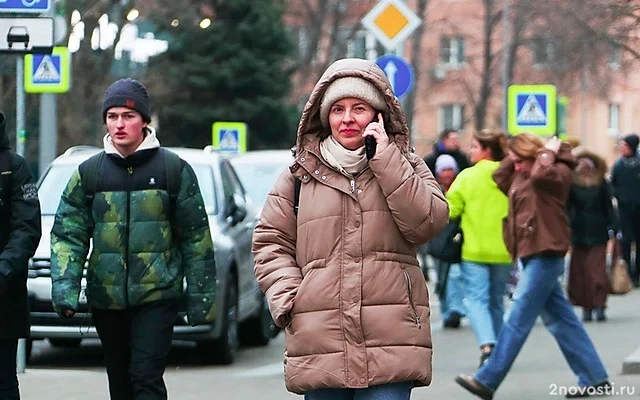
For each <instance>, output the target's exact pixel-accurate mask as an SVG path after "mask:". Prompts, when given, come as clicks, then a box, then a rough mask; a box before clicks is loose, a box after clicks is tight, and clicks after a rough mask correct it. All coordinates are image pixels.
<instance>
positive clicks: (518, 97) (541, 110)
mask: <svg viewBox="0 0 640 400" xmlns="http://www.w3.org/2000/svg"><path fill="white" fill-rule="evenodd" d="M507 97H508V102H507V104H508V107H507V117H508V118H507V125H508V127H509V133H511V134H518V133H522V132H530V133H533V134H536V135H553V134H555V133H556V129H557V126H556V87H555V86H553V85H511V86H509V89H508V91H507Z"/></svg>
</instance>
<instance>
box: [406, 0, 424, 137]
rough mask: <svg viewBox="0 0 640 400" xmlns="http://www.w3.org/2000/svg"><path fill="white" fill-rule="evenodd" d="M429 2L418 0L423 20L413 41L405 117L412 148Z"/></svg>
mask: <svg viewBox="0 0 640 400" xmlns="http://www.w3.org/2000/svg"><path fill="white" fill-rule="evenodd" d="M428 2H429V1H428V0H418V10H417V14H418V16H419V17H420V18H421V19H422V22H421V23H420V25H419V26H418V28H416V30H415V32H414V33H413V40H412V41H411V68H412V69H413V77H414V80H413V81H414V85H413V88H412V89H411V91H410V92H409V93H408V94H407V100H406V102H405V108H406V109H405V116H406V118H407V125H408V126H409V132H410V136H411V144H410V145H411V146H413V144H414V143H413V118H414V113H415V102H416V94H417V93H418V82H420V78H421V76H422V68H423V65H422V54H421V52H422V37H423V36H424V31H425V29H426V25H427V12H426V10H427V3H428Z"/></svg>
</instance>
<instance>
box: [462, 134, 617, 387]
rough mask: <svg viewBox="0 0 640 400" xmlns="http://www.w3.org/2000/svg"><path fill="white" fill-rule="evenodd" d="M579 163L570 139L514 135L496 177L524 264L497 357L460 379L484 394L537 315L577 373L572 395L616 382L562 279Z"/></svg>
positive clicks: (511, 244) (514, 249)
mask: <svg viewBox="0 0 640 400" xmlns="http://www.w3.org/2000/svg"><path fill="white" fill-rule="evenodd" d="M575 163H576V162H575V158H574V157H573V156H572V155H571V150H570V148H569V145H568V144H566V143H564V144H563V143H561V142H560V140H559V139H557V138H552V139H551V140H550V141H549V142H548V143H547V144H546V145H543V143H542V141H541V140H540V139H539V138H538V137H536V136H534V135H531V134H520V135H517V136H514V137H512V138H511V139H510V141H509V156H508V157H507V158H505V159H504V160H503V162H502V163H501V165H500V168H498V170H496V172H495V173H494V175H493V178H494V179H495V181H496V182H497V184H498V186H500V189H502V191H503V192H504V193H508V194H509V204H510V210H509V217H508V218H507V220H506V221H505V223H506V226H505V240H506V242H507V247H508V248H509V251H510V252H511V254H512V255H513V256H514V257H516V258H519V259H520V260H521V262H522V265H523V270H522V274H521V276H520V280H519V282H518V285H517V287H516V290H515V293H514V295H513V297H512V304H511V309H510V311H509V315H508V317H507V319H506V321H505V322H504V324H503V325H502V328H501V329H500V333H499V334H498V338H497V341H496V346H495V347H494V349H493V353H492V355H491V357H490V358H489V360H488V361H487V363H486V364H485V365H483V366H482V367H481V368H480V369H479V370H478V371H477V372H476V373H475V375H474V376H467V375H458V376H457V377H456V379H455V380H456V382H457V383H458V384H460V385H461V386H462V387H463V388H465V389H466V390H468V391H469V392H471V393H473V394H474V395H476V396H478V397H480V398H482V399H492V398H493V394H494V392H495V391H496V389H497V388H498V386H499V385H500V383H501V382H502V380H503V379H504V378H505V376H506V375H507V372H508V371H509V369H510V368H511V365H512V364H513V362H514V360H515V358H516V356H517V355H518V353H519V352H520V349H521V348H522V346H523V345H524V342H525V340H526V339H527V336H528V335H529V332H530V331H531V329H532V328H533V325H534V324H535V321H536V318H537V317H538V316H541V318H542V321H543V322H544V325H545V327H546V328H547V329H548V330H549V331H550V332H551V334H552V335H553V336H554V338H555V339H556V341H557V342H558V345H559V346H560V349H561V350H562V353H563V355H564V357H565V359H566V360H567V363H568V364H569V367H570V368H571V369H572V370H573V372H574V373H575V374H576V375H577V376H578V386H579V387H580V388H581V390H569V391H568V393H569V394H568V395H567V397H587V396H588V395H589V394H590V393H598V392H600V393H602V392H604V391H605V389H606V388H608V387H609V386H610V384H609V382H608V380H607V379H608V378H607V372H606V370H605V368H604V365H603V364H602V361H601V360H600V357H599V356H598V353H597V352H596V349H595V348H594V346H593V343H592V342H591V339H590V338H589V336H588V335H587V332H586V331H585V330H584V327H583V325H582V323H581V322H580V320H579V319H578V318H577V316H576V314H575V313H574V311H573V308H572V307H571V305H570V304H569V302H568V300H567V298H566V297H565V295H564V292H563V290H562V287H561V286H560V283H559V282H558V278H559V277H560V276H561V275H562V274H563V273H564V254H565V253H566V251H567V249H568V247H569V244H570V229H569V219H568V216H567V212H566V206H567V199H568V196H569V188H570V186H571V178H572V169H573V168H574V166H575Z"/></svg>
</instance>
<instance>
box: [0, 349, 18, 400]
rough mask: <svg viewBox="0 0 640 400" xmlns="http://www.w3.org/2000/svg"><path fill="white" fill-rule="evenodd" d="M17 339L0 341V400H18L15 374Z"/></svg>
mask: <svg viewBox="0 0 640 400" xmlns="http://www.w3.org/2000/svg"><path fill="white" fill-rule="evenodd" d="M17 350H18V339H0V400H20V392H19V391H18V376H17V374H16V352H17Z"/></svg>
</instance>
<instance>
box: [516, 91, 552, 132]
mask: <svg viewBox="0 0 640 400" xmlns="http://www.w3.org/2000/svg"><path fill="white" fill-rule="evenodd" d="M516 104H517V106H516V110H517V111H516V122H517V123H518V125H520V126H544V125H546V124H547V96H545V95H544V94H518V95H517V97H516Z"/></svg>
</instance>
